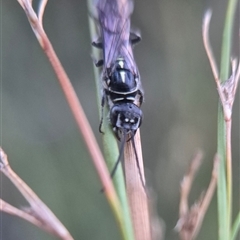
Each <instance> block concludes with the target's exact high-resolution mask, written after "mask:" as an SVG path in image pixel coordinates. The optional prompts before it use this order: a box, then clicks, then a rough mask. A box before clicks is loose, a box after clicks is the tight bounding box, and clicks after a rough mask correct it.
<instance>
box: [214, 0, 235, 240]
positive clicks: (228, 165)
mask: <svg viewBox="0 0 240 240" xmlns="http://www.w3.org/2000/svg"><path fill="white" fill-rule="evenodd" d="M237 2H238V1H237V0H229V2H228V8H227V13H226V20H225V26H224V31H223V37H222V54H221V68H220V79H221V82H224V81H226V80H227V79H228V78H229V66H230V64H229V62H230V61H229V60H230V52H231V44H232V31H233V24H234V17H235V12H236V9H237ZM218 153H219V155H220V156H221V157H220V158H221V163H220V167H219V178H218V179H219V180H218V211H219V239H222V240H228V239H230V232H231V219H232V160H231V120H230V121H229V120H228V122H226V121H225V120H224V113H223V109H222V106H221V105H220V106H219V110H218ZM226 174H227V176H226ZM226 182H227V183H226ZM224 206H226V207H227V208H226V210H224V209H223V207H224Z"/></svg>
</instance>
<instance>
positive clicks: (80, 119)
mask: <svg viewBox="0 0 240 240" xmlns="http://www.w3.org/2000/svg"><path fill="white" fill-rule="evenodd" d="M18 2H19V3H20V5H21V6H22V7H23V9H24V11H25V13H26V15H27V17H28V20H29V23H30V25H31V26H32V29H33V31H34V33H35V35H36V37H37V39H38V41H39V43H40V45H41V47H42V48H43V50H44V52H45V54H46V55H47V57H48V59H49V61H50V63H51V65H52V67H53V69H54V71H55V73H56V75H57V79H58V81H59V83H60V86H61V87H62V90H63V93H64V95H65V97H66V100H67V102H68V104H69V107H70V109H71V111H72V114H73V116H74V118H75V120H76V123H77V126H78V128H79V130H80V132H81V133H82V135H83V139H84V140H85V143H86V145H87V148H88V151H89V153H90V155H91V157H92V160H93V163H94V165H95V168H96V169H97V172H98V174H99V177H100V179H101V182H102V184H103V187H104V189H105V191H104V192H105V194H106V195H107V197H108V199H111V201H113V202H114V204H113V205H114V206H115V207H116V206H120V204H119V201H118V199H117V195H116V192H115V190H114V188H113V184H112V181H111V179H110V176H109V173H108V170H107V167H106V164H105V161H104V158H103V156H102V153H101V151H100V149H99V146H98V144H97V141H96V139H95V137H94V134H93V132H92V129H91V127H90V125H89V122H88V120H87V118H86V116H85V113H84V111H83V109H82V106H81V104H80V102H79V100H78V97H77V95H76V93H75V91H74V89H73V86H72V84H71V82H70V80H69V78H68V76H67V74H66V73H65V71H64V69H63V67H62V65H61V63H60V61H59V59H58V57H57V55H56V53H55V51H54V49H53V47H52V45H51V43H50V41H49V39H48V37H47V35H46V34H45V32H44V29H43V28H42V22H40V19H39V18H38V17H37V15H36V13H35V12H34V10H33V8H32V6H31V3H30V2H29V0H18ZM44 4H46V1H43V3H42V6H41V11H40V14H41V16H43V12H44V9H45V5H44ZM41 21H42V19H41ZM119 209H120V207H119Z"/></svg>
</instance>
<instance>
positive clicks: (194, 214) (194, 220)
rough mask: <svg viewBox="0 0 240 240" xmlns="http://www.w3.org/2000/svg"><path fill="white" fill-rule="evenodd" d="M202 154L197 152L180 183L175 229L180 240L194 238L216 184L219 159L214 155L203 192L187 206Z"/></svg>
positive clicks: (191, 239)
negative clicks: (208, 182) (190, 205)
mask: <svg viewBox="0 0 240 240" xmlns="http://www.w3.org/2000/svg"><path fill="white" fill-rule="evenodd" d="M201 159H202V154H201V153H198V154H197V155H196V156H195V157H194V159H193V160H192V163H191V165H190V168H189V171H188V174H187V175H185V176H184V178H183V181H182V183H181V197H180V206H179V220H178V222H177V225H176V227H175V229H176V230H177V231H178V232H179V235H180V238H181V239H182V240H193V239H195V238H196V236H197V234H198V232H199V230H200V228H201V225H202V221H203V218H204V216H205V214H206V211H207V209H208V206H209V204H210V202H211V200H212V197H213V194H214V192H215V188H216V185H217V172H218V164H219V159H218V157H217V155H216V156H215V157H214V165H213V170H212V178H211V181H210V184H209V186H208V189H207V191H206V193H205V194H202V195H201V196H200V198H199V200H198V201H197V202H195V203H194V205H193V206H192V207H191V208H189V206H188V197H189V192H190V189H191V186H192V183H193V179H194V177H195V175H196V172H197V170H198V169H199V166H200V163H201Z"/></svg>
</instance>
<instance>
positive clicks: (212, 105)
mask: <svg viewBox="0 0 240 240" xmlns="http://www.w3.org/2000/svg"><path fill="white" fill-rule="evenodd" d="M226 4H227V1H224V0H211V1H209V0H208V1H206V0H205V1H203V0H202V1H199V0H198V1H197V0H191V1H190V0H162V1H159V0H152V1H145V0H138V1H135V10H134V14H133V17H132V25H133V26H134V27H136V28H139V29H140V30H141V33H142V42H141V43H140V44H139V45H137V46H136V48H135V50H134V53H135V58H136V62H137V64H138V67H139V70H140V74H141V80H142V84H143V87H144V90H145V103H144V104H143V106H142V109H143V112H144V121H143V124H142V127H141V134H142V145H143V155H144V164H145V168H146V178H147V182H148V185H149V186H150V187H151V188H152V189H153V194H152V195H153V199H152V200H151V202H152V203H153V205H152V208H153V212H154V215H156V216H158V217H159V218H160V219H161V221H162V223H163V225H164V228H165V239H167V240H171V239H173V240H174V239H178V235H177V233H176V232H175V231H174V226H175V224H176V222H177V220H178V204H179V185H180V181H181V180H182V178H183V175H184V174H185V172H186V171H187V168H188V165H189V163H190V160H191V158H192V156H193V154H194V153H195V151H196V149H198V148H200V149H202V150H203V151H204V153H205V156H204V160H203V164H202V167H201V169H200V171H199V174H198V175H197V178H196V180H195V182H194V185H193V189H192V192H191V196H190V203H191V204H192V203H193V202H194V200H196V199H197V198H198V197H199V195H200V193H201V191H202V190H204V189H206V188H207V186H208V183H209V179H210V177H211V170H212V162H213V161H212V159H213V156H214V154H215V152H216V134H217V124H216V123H217V106H218V95H217V91H216V86H215V83H214V80H213V76H212V72H211V69H210V67H209V62H208V59H207V56H206V53H205V50H204V47H203V43H202V33H201V24H202V17H203V14H204V12H205V10H206V9H207V8H209V7H210V8H212V9H213V17H212V22H211V27H210V37H211V43H212V45H213V48H214V53H215V55H216V58H217V60H218V63H219V60H220V48H221V38H222V28H223V22H224V17H225V11H226ZM1 8H2V10H1V14H2V16H1V19H0V21H1V33H0V34H1V48H0V51H1V82H2V86H1V87H2V90H1V114H2V115H1V117H0V121H1V124H2V128H1V133H0V134H1V145H2V147H3V149H4V150H5V152H6V153H7V154H8V157H9V160H10V164H11V166H12V168H13V169H14V170H15V171H16V172H17V174H19V176H21V177H22V179H23V180H24V181H26V183H27V184H28V185H29V186H30V187H31V188H32V189H33V190H34V191H35V192H36V193H37V194H38V196H39V197H40V198H41V199H42V200H43V201H44V202H45V203H46V204H47V205H48V206H49V207H50V209H51V210H52V211H53V212H54V213H55V214H56V216H57V217H58V218H59V219H60V220H61V221H62V222H63V224H64V225H65V226H66V227H67V229H68V230H69V231H70V232H71V234H72V235H73V237H74V238H75V239H91V240H92V239H98V240H112V239H116V240H117V239H120V237H119V232H118V228H117V227H116V223H115V220H114V218H113V214H112V212H111V211H110V208H109V206H108V203H107V202H106V199H105V196H104V195H103V194H100V193H99V190H100V189H101V184H100V183H99V179H98V176H97V174H96V171H95V169H94V167H93V164H92V162H91V159H90V157H89V154H88V152H87V150H86V148H85V145H84V142H83V139H82V137H81V135H80V134H79V133H78V130H77V127H76V124H75V122H74V119H73V117H72V115H71V112H70V111H69V108H68V106H67V104H66V101H65V99H64V96H63V94H62V91H61V89H60V87H59V85H58V83H57V80H56V77H55V74H54V73H53V70H52V68H51V66H50V64H49V62H48V60H47V58H46V57H45V55H44V53H43V52H42V50H41V48H40V46H39V44H38V42H37V40H36V39H35V36H34V34H33V32H32V29H31V27H30V25H29V23H28V21H27V18H26V16H25V13H24V12H23V10H22V9H21V7H20V5H19V4H18V3H17V1H14V0H12V1H2V3H1ZM238 12H239V11H238ZM236 20H237V21H236V22H238V23H239V16H237V18H236ZM44 26H45V30H46V33H47V34H48V36H49V38H50V40H51V41H52V44H53V46H54V48H55V50H56V52H57V54H58V56H59V58H60V60H61V62H62V64H63V66H64V68H65V70H66V72H67V74H68V76H69V77H70V79H71V81H72V84H73V86H74V88H75V90H76V92H77V94H78V96H79V99H80V101H81V103H82V105H83V108H84V110H85V113H86V115H87V117H88V119H89V121H90V124H91V126H92V128H93V130H94V132H95V135H96V137H97V139H98V141H99V143H100V142H101V135H100V133H99V132H98V125H99V116H98V109H97V106H96V93H95V84H94V76H93V64H92V60H91V57H90V54H91V39H90V36H89V29H88V10H87V3H86V1H77V0H71V1H63V0H57V1H56V0H55V1H49V3H48V5H47V8H46V12H45V16H44ZM238 27H239V26H236V27H235V36H234V48H233V54H234V55H235V56H239V52H238V49H239V42H238V37H237V36H238V31H237V29H238ZM238 92H239V91H238ZM239 131H240V130H239V94H238V97H237V99H236V102H235V105H234V114H233V135H232V142H233V161H234V162H233V169H234V177H233V181H234V216H235V215H236V213H237V211H238V210H239V204H238V203H239V135H240V134H239ZM0 181H1V184H0V187H1V197H2V198H3V199H4V200H5V201H8V202H10V203H11V204H13V205H14V206H17V207H21V206H25V204H26V202H25V201H24V200H23V198H22V197H21V195H20V194H19V193H18V191H17V190H16V189H15V188H14V187H13V186H12V184H11V183H10V182H9V180H8V179H6V178H5V177H4V176H1V178H0ZM216 203H217V202H216V196H215V197H214V199H213V201H212V203H211V205H210V209H209V211H208V212H207V214H206V218H205V220H204V223H203V227H202V229H201V231H200V234H199V237H198V239H217V206H216ZM0 231H1V234H0V236H2V239H1V240H40V239H46V240H51V239H55V238H54V237H52V236H49V235H48V234H47V233H44V232H43V231H41V230H39V229H37V228H36V227H35V226H32V225H31V224H29V223H28V222H25V221H24V220H21V219H19V218H16V217H12V216H9V215H7V214H4V213H1V229H0Z"/></svg>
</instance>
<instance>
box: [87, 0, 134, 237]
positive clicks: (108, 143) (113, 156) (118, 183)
mask: <svg viewBox="0 0 240 240" xmlns="http://www.w3.org/2000/svg"><path fill="white" fill-rule="evenodd" d="M92 4H93V3H92V1H91V0H88V9H89V11H91V9H92ZM89 28H90V35H91V38H92V39H93V38H95V37H96V36H97V34H96V26H95V24H94V21H93V19H92V18H91V17H89ZM92 51H93V56H94V57H97V59H99V58H100V54H99V52H100V51H99V50H98V49H96V48H93V49H92ZM94 76H95V83H96V88H97V100H98V106H99V116H100V118H101V117H102V116H101V115H102V107H101V98H102V96H101V89H102V86H101V76H100V73H99V69H97V68H96V67H94ZM107 114H108V108H107V107H106V106H105V107H104V111H103V124H102V130H103V132H104V134H103V135H102V139H103V149H104V156H105V160H106V162H107V165H108V168H109V170H110V171H111V170H112V169H113V167H114V165H115V163H116V161H117V157H118V155H119V150H118V144H117V141H116V138H115V137H114V135H113V133H112V129H111V127H110V125H109V123H108V121H107ZM113 182H114V186H115V189H116V192H117V194H118V197H119V200H120V203H121V205H122V211H123V212H122V215H123V222H122V223H120V226H119V228H120V229H121V232H122V235H123V238H124V239H126V240H133V239H134V233H133V227H132V221H131V216H130V211H129V206H128V199H127V195H126V189H125V181H124V175H123V170H122V167H121V164H119V167H118V168H117V170H116V172H115V175H114V179H113Z"/></svg>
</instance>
